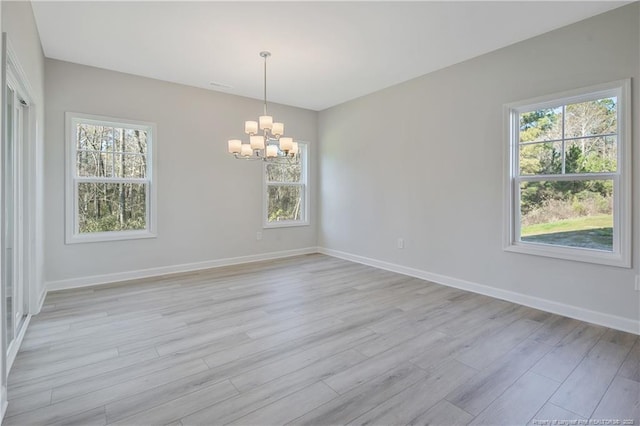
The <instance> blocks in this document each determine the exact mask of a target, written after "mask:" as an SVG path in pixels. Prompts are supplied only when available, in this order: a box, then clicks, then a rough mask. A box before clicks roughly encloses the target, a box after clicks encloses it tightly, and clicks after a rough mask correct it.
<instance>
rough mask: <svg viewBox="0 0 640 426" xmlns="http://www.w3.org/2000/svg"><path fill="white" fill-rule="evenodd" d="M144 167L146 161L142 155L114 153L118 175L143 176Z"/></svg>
mask: <svg viewBox="0 0 640 426" xmlns="http://www.w3.org/2000/svg"><path fill="white" fill-rule="evenodd" d="M146 169H147V162H146V158H145V156H143V155H137V154H116V156H115V170H116V176H118V177H122V178H144V177H146Z"/></svg>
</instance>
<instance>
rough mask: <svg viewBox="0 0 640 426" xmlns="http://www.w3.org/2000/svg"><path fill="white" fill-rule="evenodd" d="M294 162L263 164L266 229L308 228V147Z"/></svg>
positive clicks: (300, 152) (301, 146) (304, 147)
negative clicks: (305, 226)
mask: <svg viewBox="0 0 640 426" xmlns="http://www.w3.org/2000/svg"><path fill="white" fill-rule="evenodd" d="M298 147H299V148H298V150H299V154H298V156H297V158H296V159H294V160H286V159H283V160H281V161H279V162H273V163H269V162H265V163H264V208H263V218H264V227H265V228H272V227H282V226H299V225H308V224H309V221H308V217H307V211H308V200H309V196H308V190H309V188H308V185H307V163H308V162H307V152H308V149H307V144H305V143H301V142H298Z"/></svg>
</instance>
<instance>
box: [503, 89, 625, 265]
mask: <svg viewBox="0 0 640 426" xmlns="http://www.w3.org/2000/svg"><path fill="white" fill-rule="evenodd" d="M505 110H506V113H507V118H508V119H507V123H508V138H507V139H508V141H509V153H510V155H509V161H508V172H509V173H508V177H509V180H508V184H507V188H508V193H507V196H506V203H505V205H506V212H507V222H508V223H507V229H506V232H505V235H506V241H505V243H506V244H505V249H506V250H509V251H515V252H521V253H529V254H536V255H542V256H550V257H556V258H561V259H569V260H577V261H585V262H593V263H600V264H607V265H614V266H623V267H630V263H631V253H630V252H631V207H630V206H631V191H630V186H631V185H630V184H631V170H630V168H631V158H630V133H631V120H630V81H629V80H623V81H618V82H613V83H608V84H604V85H599V86H594V87H589V88H584V89H580V90H574V91H571V92H565V93H561V94H556V95H550V96H545V97H541V98H536V99H530V100H526V101H522V102H517V103H513V104H509V105H507V106H506V108H505Z"/></svg>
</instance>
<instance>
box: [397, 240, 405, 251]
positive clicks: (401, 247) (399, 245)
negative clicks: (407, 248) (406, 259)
mask: <svg viewBox="0 0 640 426" xmlns="http://www.w3.org/2000/svg"><path fill="white" fill-rule="evenodd" d="M398 248H399V249H403V248H404V239H402V238H398Z"/></svg>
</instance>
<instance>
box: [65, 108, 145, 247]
mask: <svg viewBox="0 0 640 426" xmlns="http://www.w3.org/2000/svg"><path fill="white" fill-rule="evenodd" d="M66 133H67V136H66V145H67V150H66V151H67V158H66V169H67V170H66V174H67V179H66V180H67V188H66V242H67V243H78V242H93V241H111V240H126V239H134V238H149V237H154V236H155V185H154V182H153V172H154V170H153V159H154V155H153V150H154V145H155V139H154V137H155V124H153V123H144V122H139V121H131V120H125V119H118V118H110V117H102V116H95V115H88V114H80V113H67V114H66Z"/></svg>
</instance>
